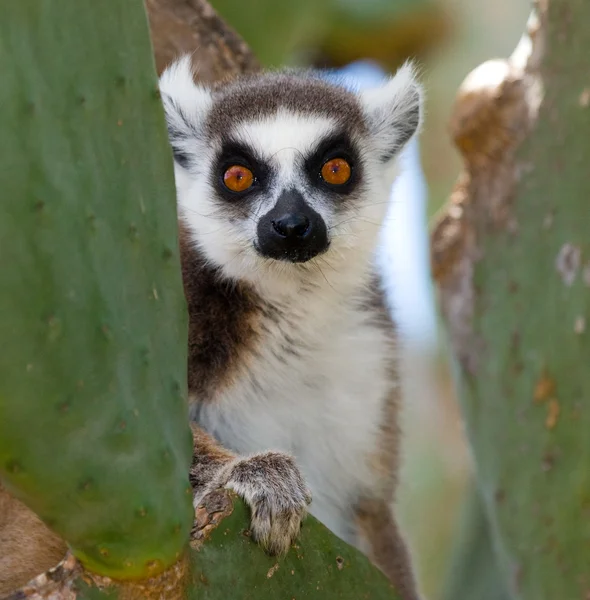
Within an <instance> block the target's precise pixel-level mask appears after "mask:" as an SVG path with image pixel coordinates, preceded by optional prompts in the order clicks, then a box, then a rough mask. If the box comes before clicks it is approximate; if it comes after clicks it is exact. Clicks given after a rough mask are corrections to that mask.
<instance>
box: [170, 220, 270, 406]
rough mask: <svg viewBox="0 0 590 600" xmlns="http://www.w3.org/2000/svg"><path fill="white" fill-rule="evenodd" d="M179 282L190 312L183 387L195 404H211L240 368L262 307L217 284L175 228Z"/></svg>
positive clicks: (234, 287) (239, 287)
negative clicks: (186, 382) (178, 238)
mask: <svg viewBox="0 0 590 600" xmlns="http://www.w3.org/2000/svg"><path fill="white" fill-rule="evenodd" d="M180 253H181V259H182V278H183V281H184V291H185V296H186V301H187V304H188V312H189V336H188V357H189V358H188V388H189V394H190V395H191V396H196V397H198V399H199V401H203V400H210V399H213V398H214V397H215V395H216V394H217V393H218V392H219V391H220V390H222V389H223V388H224V387H225V385H227V384H229V383H230V382H231V381H233V379H234V377H236V376H237V374H238V371H239V369H241V368H243V367H244V355H245V354H248V353H249V352H250V351H252V349H253V347H254V345H255V343H256V341H257V338H258V333H257V329H256V324H257V317H258V316H259V315H260V313H261V311H262V310H263V308H262V302H261V300H260V298H259V297H258V295H257V294H256V293H255V292H254V291H253V290H251V289H250V288H249V287H248V286H247V285H245V284H244V283H241V282H237V283H235V284H233V283H230V282H227V281H224V280H222V278H221V277H220V275H219V272H218V270H217V269H216V268H215V267H211V266H209V265H207V263H206V261H205V258H204V257H203V256H202V254H201V252H200V251H199V249H198V248H197V247H196V246H195V245H194V244H193V243H192V242H191V240H190V239H189V234H188V232H187V231H186V228H185V227H184V226H183V225H182V223H181V224H180Z"/></svg>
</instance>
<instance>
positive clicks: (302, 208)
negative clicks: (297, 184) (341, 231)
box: [255, 190, 330, 262]
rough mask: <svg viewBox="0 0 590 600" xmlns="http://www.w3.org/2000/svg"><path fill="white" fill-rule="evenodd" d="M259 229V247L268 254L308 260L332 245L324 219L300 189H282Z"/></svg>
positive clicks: (264, 253) (261, 218) (286, 259)
mask: <svg viewBox="0 0 590 600" xmlns="http://www.w3.org/2000/svg"><path fill="white" fill-rule="evenodd" d="M256 229H257V233H258V239H257V240H256V243H255V247H256V250H257V251H258V253H259V254H261V255H262V256H265V257H266V258H274V259H276V260H285V261H290V262H305V261H308V260H310V259H312V258H313V257H314V256H317V255H318V254H321V253H322V252H325V251H326V250H327V249H328V246H329V245H330V242H329V239H328V229H327V227H326V223H325V222H324V219H322V217H321V215H320V214H319V213H317V212H316V211H315V210H314V209H313V208H312V207H311V206H310V205H309V204H308V203H307V202H306V201H305V198H304V197H303V195H302V194H301V193H300V192H298V191H297V190H285V191H283V192H282V193H281V194H280V195H279V197H278V198H277V203H276V204H275V206H274V207H273V208H271V209H270V210H269V211H268V212H267V213H266V214H265V215H263V216H262V217H260V220H259V221H258V226H257V228H256Z"/></svg>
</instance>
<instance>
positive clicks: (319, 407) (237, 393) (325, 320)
mask: <svg viewBox="0 0 590 600" xmlns="http://www.w3.org/2000/svg"><path fill="white" fill-rule="evenodd" d="M326 275H327V276H329V275H328V273H326ZM350 300H351V298H348V299H346V298H344V297H343V296H342V295H340V294H339V293H338V291H336V290H332V289H330V288H329V286H328V285H325V286H324V287H323V288H322V289H321V291H320V292H319V293H317V294H316V293H314V294H313V297H312V296H310V297H305V295H303V296H299V297H291V298H290V299H286V298H283V299H282V301H283V303H284V304H283V306H284V307H285V308H286V309H288V311H289V315H290V317H291V318H292V319H294V320H295V321H296V323H297V324H298V326H297V327H295V328H289V327H287V326H283V327H282V331H279V330H278V328H274V329H273V330H272V333H271V335H269V336H266V337H265V339H264V341H263V343H262V344H261V348H260V355H259V356H257V357H256V359H255V360H254V361H253V362H251V363H250V364H249V369H248V372H244V373H242V374H240V377H239V379H238V381H236V383H235V384H234V385H232V386H231V387H230V388H229V389H228V390H227V391H225V392H224V393H223V397H222V398H220V399H218V400H217V401H215V402H214V403H207V404H205V405H203V406H202V408H201V410H200V411H199V422H200V423H201V424H202V425H203V426H204V427H205V428H206V429H207V430H208V431H210V432H212V434H213V435H214V436H216V437H217V438H218V439H219V440H220V441H221V442H222V443H224V444H226V445H228V446H230V447H232V448H233V449H234V450H236V451H238V452H241V453H250V452H254V451H260V450H266V449H274V450H283V451H286V452H289V453H291V454H292V455H293V456H294V457H295V458H296V460H297V464H298V465H299V466H300V468H301V469H302V472H303V474H304V476H305V478H306V480H307V482H308V485H309V487H310V489H311V490H312V495H313V501H312V504H311V509H310V511H311V513H312V514H313V515H315V516H316V517H317V518H319V519H320V520H321V521H322V522H323V523H324V524H325V525H326V526H327V527H329V528H330V529H332V531H334V532H335V533H336V534H337V535H339V536H340V537H342V538H343V539H345V540H347V541H349V542H352V543H354V542H356V539H355V536H354V529H353V527H352V523H351V517H352V515H351V504H352V503H353V502H354V501H355V499H356V497H355V496H356V494H358V493H359V491H361V490H363V489H367V490H374V489H376V488H378V486H379V485H380V482H379V481H376V480H375V479H374V475H373V474H372V472H371V471H370V469H369V465H368V464H367V459H368V457H369V456H370V454H371V453H374V452H376V450H377V448H376V442H377V439H378V429H379V426H380V425H381V423H382V419H383V417H382V410H383V402H384V398H385V397H386V396H387V394H388V393H389V392H390V389H391V388H390V383H389V381H388V378H387V376H386V360H389V358H390V356H391V353H392V352H394V348H392V347H391V345H390V342H389V341H388V339H387V336H386V335H385V333H384V332H383V331H382V330H379V329H377V328H375V327H374V326H371V325H369V324H368V323H367V321H366V316H363V315H362V314H361V313H360V312H359V311H358V310H355V309H354V308H353V307H352V305H351V302H350ZM285 334H287V335H288V336H290V337H292V338H294V339H295V340H297V341H298V342H299V341H301V342H302V343H305V344H306V346H307V348H308V349H307V350H306V349H303V350H301V354H302V357H301V358H298V357H293V356H290V355H285V353H284V352H281V347H280V344H281V343H284V335H285ZM277 353H280V354H282V355H283V361H281V360H278V359H277V357H276V354H277ZM255 382H257V384H258V386H259V387H258V386H257V385H256V383H255Z"/></svg>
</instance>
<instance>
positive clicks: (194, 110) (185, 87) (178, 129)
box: [160, 54, 212, 169]
mask: <svg viewBox="0 0 590 600" xmlns="http://www.w3.org/2000/svg"><path fill="white" fill-rule="evenodd" d="M160 92H161V95H162V102H163V104H164V111H165V113H166V123H167V125H168V136H169V138H170V144H171V146H172V151H173V153H174V159H175V161H176V162H177V163H178V164H179V165H180V166H181V167H184V168H185V169H186V168H188V167H189V165H190V157H191V155H192V153H193V152H194V147H195V142H196V141H197V140H198V138H199V137H200V135H201V132H202V129H203V124H204V122H205V118H206V116H207V113H208V111H209V108H210V107H211V103H212V97H211V92H210V91H209V90H208V89H207V88H205V87H203V86H201V85H197V84H196V83H195V80H194V73H193V68H192V60H191V57H190V55H188V54H187V55H185V56H183V57H182V58H180V59H179V60H177V61H176V62H174V63H172V64H171V65H170V66H169V67H168V68H167V69H166V70H165V71H164V72H163V73H162V76H161V77H160ZM191 150H192V151H193V152H191Z"/></svg>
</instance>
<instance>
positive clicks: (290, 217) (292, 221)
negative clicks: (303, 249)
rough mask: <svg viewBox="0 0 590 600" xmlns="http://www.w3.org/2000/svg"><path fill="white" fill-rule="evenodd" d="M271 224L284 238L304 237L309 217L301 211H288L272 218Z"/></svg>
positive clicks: (307, 228) (307, 229) (307, 230)
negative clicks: (276, 217)
mask: <svg viewBox="0 0 590 600" xmlns="http://www.w3.org/2000/svg"><path fill="white" fill-rule="evenodd" d="M272 226H273V229H274V230H275V231H276V232H277V233H278V234H279V235H280V236H282V237H284V238H304V237H305V236H306V234H307V233H308V232H309V219H308V218H307V217H306V216H305V215H304V214H303V213H289V214H286V215H284V216H282V217H281V218H280V219H276V220H273V222H272Z"/></svg>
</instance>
